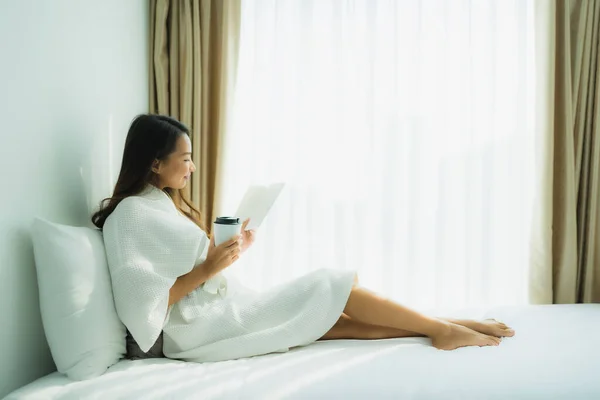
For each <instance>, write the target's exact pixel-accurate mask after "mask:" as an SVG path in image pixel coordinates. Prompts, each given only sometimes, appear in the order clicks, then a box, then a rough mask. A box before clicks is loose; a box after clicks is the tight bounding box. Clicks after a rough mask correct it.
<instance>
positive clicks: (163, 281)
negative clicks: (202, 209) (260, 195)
mask: <svg viewBox="0 0 600 400" xmlns="http://www.w3.org/2000/svg"><path fill="white" fill-rule="evenodd" d="M103 234H104V243H105V247H106V253H107V258H108V264H109V269H110V274H111V279H112V286H113V295H114V299H115V306H116V309H117V313H118V314H119V317H120V319H121V321H122V322H123V323H124V324H125V326H126V327H127V328H128V329H129V331H130V332H131V335H132V336H133V338H134V339H135V341H136V342H137V343H138V345H139V346H140V348H141V350H142V351H144V352H147V351H148V350H149V349H150V347H152V345H153V344H154V342H155V341H156V339H157V338H158V336H159V334H160V332H161V331H163V332H164V338H163V339H164V343H163V352H164V354H165V356H167V357H169V358H176V359H182V360H188V361H197V362H202V361H222V360H230V359H237V358H242V357H250V356H255V355H260V354H267V353H271V352H281V351H286V350H288V349H289V348H291V347H295V346H303V345H307V344H310V343H312V342H314V341H315V340H317V339H319V338H320V337H322V336H323V335H324V334H325V333H326V332H327V331H328V330H329V329H330V328H331V327H332V326H333V325H334V324H335V322H336V321H337V320H338V318H339V317H340V315H341V314H342V312H343V310H344V307H345V305H346V302H347V300H348V297H349V295H350V290H351V288H352V285H353V283H354V273H353V272H351V271H341V270H333V269H332V270H329V269H323V270H318V271H315V272H312V273H309V274H307V275H305V276H303V277H300V278H298V279H295V280H293V281H290V282H289V283H286V284H283V285H279V286H277V287H275V288H272V289H271V290H268V291H265V292H261V293H258V292H255V291H253V290H250V289H248V288H246V287H244V286H242V285H240V284H239V282H237V281H232V280H231V279H228V278H226V276H225V275H224V274H219V275H216V276H214V277H213V278H211V279H210V280H208V281H207V282H205V283H204V284H202V285H200V286H199V287H198V288H197V289H196V290H194V291H192V292H191V293H189V294H188V295H187V296H185V297H184V298H182V299H181V300H180V301H179V302H177V303H176V304H174V305H173V306H171V307H168V299H169V289H170V288H171V286H173V284H174V283H175V280H176V279H177V277H179V276H181V275H184V274H186V273H188V272H189V271H191V270H192V269H193V268H194V267H197V268H201V263H202V262H203V261H204V260H205V259H206V254H207V252H208V245H209V240H208V238H207V236H206V234H205V232H203V231H202V230H201V229H200V228H198V227H197V226H196V225H195V224H194V223H193V222H191V221H190V220H189V219H188V218H187V217H185V216H184V215H182V214H181V213H180V212H179V211H178V210H177V208H176V207H175V205H174V204H173V202H172V201H171V199H170V198H169V197H168V196H167V195H166V194H165V193H164V192H163V191H162V190H159V189H157V188H155V187H154V186H151V185H149V187H148V188H147V189H146V190H144V192H142V193H141V194H140V195H139V196H131V197H128V198H126V199H125V200H123V201H122V202H121V203H120V204H119V205H118V206H117V208H116V209H115V210H114V211H113V213H112V214H111V215H110V216H109V217H108V218H107V220H106V223H105V225H104V229H103Z"/></svg>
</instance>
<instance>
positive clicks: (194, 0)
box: [150, 0, 240, 229]
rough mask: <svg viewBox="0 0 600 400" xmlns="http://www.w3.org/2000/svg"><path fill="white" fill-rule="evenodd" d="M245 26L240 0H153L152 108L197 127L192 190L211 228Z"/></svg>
mask: <svg viewBox="0 0 600 400" xmlns="http://www.w3.org/2000/svg"><path fill="white" fill-rule="evenodd" d="M239 29H240V0H150V112H152V113H158V114H164V115H170V116H172V117H174V118H177V119H179V120H180V121H181V122H183V123H184V124H186V125H187V126H188V127H189V128H190V130H191V136H192V148H193V161H194V163H195V164H196V166H197V168H198V170H197V172H196V173H195V174H193V176H192V181H191V185H189V186H188V188H186V190H187V195H188V196H189V198H191V200H192V201H193V203H194V204H195V205H196V206H197V207H198V208H199V209H200V211H201V212H202V216H203V219H204V221H203V222H204V224H205V226H206V227H207V228H208V229H210V227H211V223H210V221H212V220H213V218H214V217H215V215H216V214H217V213H218V212H219V210H218V209H217V208H218V205H219V204H220V196H221V187H220V183H219V182H220V181H221V179H222V177H221V175H222V170H223V168H222V162H223V160H222V158H223V157H222V154H223V148H222V147H223V143H224V135H225V134H226V132H227V123H228V120H229V113H230V110H231V105H232V97H233V96H232V93H233V90H234V85H235V71H236V67H237V51H238V43H239Z"/></svg>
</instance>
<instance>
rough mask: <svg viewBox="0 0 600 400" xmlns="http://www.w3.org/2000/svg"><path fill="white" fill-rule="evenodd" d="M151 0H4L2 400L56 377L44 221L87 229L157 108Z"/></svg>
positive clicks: (0, 52)
mask: <svg viewBox="0 0 600 400" xmlns="http://www.w3.org/2000/svg"><path fill="white" fill-rule="evenodd" d="M147 33H148V5H147V1H146V0H127V1H124V0H101V1H100V0H18V1H17V0H0V318H1V325H0V398H2V397H4V395H6V394H7V393H8V392H10V391H12V390H13V389H15V388H17V387H19V386H22V385H24V384H26V383H28V382H30V381H32V380H34V379H35V378H37V377H39V376H42V375H44V374H46V373H48V372H51V371H53V370H54V369H55V367H54V363H53V362H52V359H51V357H50V353H49V351H48V347H47V344H46V339H45V337H44V333H43V330H42V326H41V320H40V315H39V306H38V296H37V286H36V285H37V283H36V275H35V266H34V262H33V252H32V245H31V240H30V238H29V227H30V225H31V223H32V220H33V217H34V216H35V215H40V216H43V217H45V218H47V219H50V220H54V221H57V222H61V223H68V224H77V225H81V224H87V223H88V220H89V208H90V204H96V203H97V202H98V201H99V199H100V198H101V197H102V196H107V195H108V194H109V192H110V186H111V182H113V181H114V179H115V178H116V174H117V173H118V168H119V165H120V157H121V151H122V146H123V143H124V139H125V135H126V132H127V127H128V125H129V123H130V121H131V119H132V118H133V117H134V116H135V115H136V114H137V113H140V112H146V111H147V105H148V89H147V86H148V73H147V55H148V49H147V48H148V42H147Z"/></svg>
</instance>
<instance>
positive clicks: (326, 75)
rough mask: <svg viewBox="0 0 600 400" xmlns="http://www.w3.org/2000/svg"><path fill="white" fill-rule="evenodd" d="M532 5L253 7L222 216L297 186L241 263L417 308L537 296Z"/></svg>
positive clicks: (262, 278) (290, 1) (243, 47)
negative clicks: (533, 279) (344, 285)
mask: <svg viewBox="0 0 600 400" xmlns="http://www.w3.org/2000/svg"><path fill="white" fill-rule="evenodd" d="M532 20H533V15H532V4H531V1H526V0H513V1H509V0H495V1H492V0H480V1H467V0H438V1H435V0H430V1H414V0H406V1H389V0H388V1H381V0H354V1H350V0H337V1H333V0H332V1H322V0H312V1H311V0H278V1H275V0H272V1H267V0H244V1H243V9H242V28H241V40H240V58H239V69H238V71H239V74H238V77H237V96H236V105H235V110H234V117H233V118H234V121H233V129H232V131H230V132H229V135H228V139H227V143H226V148H227V155H226V160H225V164H226V168H225V176H226V177H227V181H226V182H225V186H224V198H225V199H226V201H225V203H224V204H223V208H222V209H223V211H224V212H225V213H232V212H234V211H235V208H236V206H237V202H238V201H239V199H240V198H241V196H242V194H243V191H244V190H245V188H246V186H247V185H248V184H250V183H256V182H260V183H269V182H275V181H285V182H287V188H286V190H285V191H284V193H283V195H282V197H280V199H279V201H278V203H277V204H276V206H275V208H274V209H273V211H272V213H271V214H270V215H269V217H268V219H267V220H266V221H265V223H264V225H263V226H262V227H261V229H260V231H259V234H258V241H257V243H256V245H255V247H254V248H253V249H252V250H251V251H249V253H248V255H247V257H246V259H245V260H241V261H240V262H239V265H234V266H233V267H232V268H231V271H230V273H231V274H234V275H236V276H237V277H238V278H239V279H241V280H242V281H243V282H244V283H245V284H247V285H249V286H253V287H256V288H258V289H264V288H267V287H270V286H272V285H274V284H277V283H280V282H282V281H285V280H288V279H291V278H294V277H297V276H299V275H302V274H304V273H306V272H308V271H311V270H314V269H316V268H322V267H328V268H341V269H353V270H356V271H357V272H358V274H359V278H360V280H361V283H362V284H364V286H367V287H369V288H371V289H373V290H376V291H378V292H381V293H382V294H384V295H386V296H388V297H390V298H393V299H395V300H398V301H402V302H404V303H406V304H409V305H411V306H415V307H421V308H432V307H440V306H444V307H468V306H474V305H478V306H480V305H492V304H518V303H525V302H526V301H527V293H526V290H527V266H528V260H529V249H528V240H529V232H530V221H531V216H530V214H531V206H532V204H531V197H532V196H531V190H530V188H531V184H532V176H533V174H532V165H533V160H532V159H531V155H532V150H533V136H534V135H533V128H532V127H533V121H532V118H531V116H532V113H533V109H534V100H535V99H534V95H533V92H534V91H533V87H534V82H533V81H534V80H533V76H532V75H533V71H534V65H533V64H534V62H533V61H534V60H533V53H534V51H533V37H532V35H533V23H532Z"/></svg>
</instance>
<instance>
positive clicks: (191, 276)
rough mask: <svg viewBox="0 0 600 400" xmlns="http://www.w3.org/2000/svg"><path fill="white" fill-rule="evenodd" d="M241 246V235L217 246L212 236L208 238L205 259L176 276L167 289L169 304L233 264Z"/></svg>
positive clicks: (238, 255)
mask: <svg viewBox="0 0 600 400" xmlns="http://www.w3.org/2000/svg"><path fill="white" fill-rule="evenodd" d="M241 247H242V246H241V236H236V237H234V238H232V239H231V240H228V241H226V242H224V243H221V244H220V245H218V246H215V242H214V237H212V238H210V243H209V245H208V255H207V256H206V260H205V261H204V262H203V263H202V264H200V265H198V266H196V267H194V269H192V270H191V271H190V272H188V273H187V274H185V275H181V276H180V277H179V278H177V280H176V281H175V283H174V284H173V286H171V289H169V306H172V305H173V304H175V303H177V302H178V301H179V300H181V299H182V298H183V297H184V296H186V295H187V294H188V293H190V292H191V291H193V290H196V288H197V287H198V286H200V285H202V284H203V283H204V282H206V281H207V280H209V279H210V278H212V277H213V276H214V275H216V274H218V273H219V272H221V271H222V270H223V269H225V268H227V267H229V266H230V265H231V264H233V263H234V262H235V260H237V259H238V258H239V257H240V251H241Z"/></svg>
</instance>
